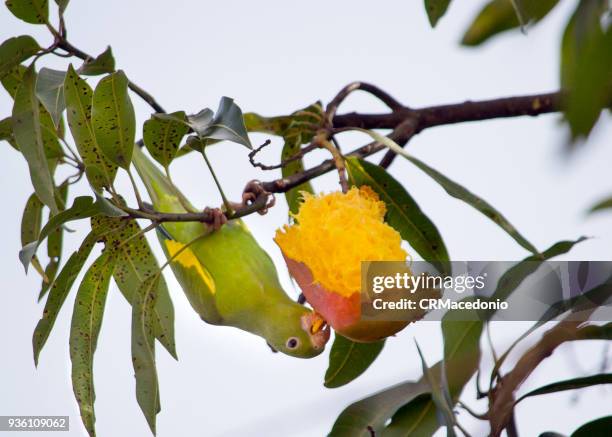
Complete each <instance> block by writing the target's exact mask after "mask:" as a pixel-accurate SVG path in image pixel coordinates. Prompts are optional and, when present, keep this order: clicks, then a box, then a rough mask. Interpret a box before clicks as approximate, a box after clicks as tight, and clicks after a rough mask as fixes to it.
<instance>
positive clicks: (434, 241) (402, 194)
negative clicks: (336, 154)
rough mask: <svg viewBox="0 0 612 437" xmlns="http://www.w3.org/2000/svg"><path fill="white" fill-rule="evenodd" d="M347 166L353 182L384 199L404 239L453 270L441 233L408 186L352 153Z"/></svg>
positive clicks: (388, 218) (388, 217)
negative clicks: (365, 186)
mask: <svg viewBox="0 0 612 437" xmlns="http://www.w3.org/2000/svg"><path fill="white" fill-rule="evenodd" d="M346 166H347V170H348V172H349V177H350V182H351V184H354V185H356V186H358V187H360V186H362V185H367V186H369V187H370V188H372V189H373V190H374V191H375V192H376V193H377V194H378V196H379V197H380V199H381V200H383V201H384V202H385V204H386V205H387V215H386V216H385V221H386V222H387V223H389V225H390V226H392V227H393V228H394V229H396V230H397V231H398V232H399V233H400V235H401V236H402V239H403V240H406V241H407V242H408V243H409V244H410V246H412V247H413V248H414V250H416V251H417V252H418V253H419V254H420V255H421V256H422V257H423V259H424V260H425V261H432V262H434V265H436V266H437V268H438V269H439V270H440V272H441V273H445V274H450V271H451V266H450V262H449V257H448V252H447V250H446V246H445V245H444V241H443V240H442V236H441V235H440V233H439V232H438V229H437V228H436V225H434V223H433V222H432V221H431V220H430V219H429V217H427V216H426V215H425V214H424V213H423V211H421V208H419V205H418V204H417V203H416V202H415V201H414V199H413V198H412V197H411V196H410V194H408V192H407V191H406V189H405V188H404V187H403V186H402V185H401V184H400V183H399V182H398V181H397V180H395V179H394V178H393V176H391V175H390V174H389V173H387V172H386V171H385V169H384V168H382V167H379V166H378V165H375V164H371V163H369V162H367V161H365V160H362V159H359V158H355V157H350V158H347V160H346ZM435 261H439V262H435Z"/></svg>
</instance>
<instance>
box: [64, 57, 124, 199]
mask: <svg viewBox="0 0 612 437" xmlns="http://www.w3.org/2000/svg"><path fill="white" fill-rule="evenodd" d="M64 93H65V96H66V109H67V115H68V126H70V131H71V132H72V136H73V138H74V141H75V143H76V146H77V149H78V151H79V155H81V158H82V159H83V163H84V164H85V174H86V175H87V179H88V180H89V183H90V184H91V186H92V187H93V189H94V190H95V191H98V190H100V189H102V188H103V187H110V186H111V185H112V183H113V180H114V179H115V175H116V174H117V166H116V165H114V164H112V163H111V162H110V161H109V160H108V159H107V158H106V157H105V156H104V155H103V154H102V151H101V150H100V148H99V146H98V142H97V140H96V136H95V135H94V130H93V126H92V123H91V106H92V99H93V92H92V90H91V87H90V86H89V85H88V84H87V82H85V81H84V80H83V79H81V78H80V77H79V76H78V74H77V73H76V72H75V71H74V68H72V65H70V66H69V67H68V73H67V74H66V81H65V82H64Z"/></svg>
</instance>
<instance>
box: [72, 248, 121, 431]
mask: <svg viewBox="0 0 612 437" xmlns="http://www.w3.org/2000/svg"><path fill="white" fill-rule="evenodd" d="M114 268H115V259H114V258H113V257H112V256H109V253H107V252H104V253H102V255H101V256H100V257H99V258H98V259H97V260H96V261H95V262H94V263H93V264H92V265H91V267H90V268H89V269H88V270H87V273H85V276H84V277H83V282H81V285H80V286H79V291H78V292H77V296H76V299H75V301H74V309H73V311H72V324H71V326H70V361H71V362H72V388H73V390H74V397H75V398H76V400H77V403H78V404H79V410H80V412H81V419H82V421H83V425H85V429H86V430H87V432H88V433H89V435H90V436H95V434H96V431H95V422H96V415H95V412H94V402H95V399H96V394H95V390H94V379H93V358H94V353H95V351H96V345H97V343H98V335H99V333H100V327H101V326H102V317H103V315H104V306H105V304H106V296H107V294H108V286H109V284H110V278H111V275H112V274H113V270H114Z"/></svg>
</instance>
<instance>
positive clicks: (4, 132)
mask: <svg viewBox="0 0 612 437" xmlns="http://www.w3.org/2000/svg"><path fill="white" fill-rule="evenodd" d="M0 141H6V142H7V143H9V144H10V146H11V147H12V148H13V149H15V150H17V151H19V148H18V147H17V143H16V142H15V137H14V136H13V121H12V120H11V117H6V118H3V119H2V120H0Z"/></svg>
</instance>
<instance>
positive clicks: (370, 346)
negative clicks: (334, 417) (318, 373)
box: [323, 334, 385, 388]
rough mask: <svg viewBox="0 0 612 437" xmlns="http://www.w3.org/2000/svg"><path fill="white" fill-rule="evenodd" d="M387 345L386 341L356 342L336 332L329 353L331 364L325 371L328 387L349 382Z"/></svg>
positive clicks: (366, 367) (325, 383)
mask: <svg viewBox="0 0 612 437" xmlns="http://www.w3.org/2000/svg"><path fill="white" fill-rule="evenodd" d="M384 345H385V341H384V340H381V341H377V342H374V343H355V342H354V341H351V340H349V339H348V338H345V337H343V336H341V335H339V334H336V338H335V339H334V344H333V345H332V349H331V351H330V353H329V366H328V367H327V371H326V372H325V382H324V384H323V385H325V387H327V388H336V387H341V386H343V385H346V384H348V383H349V382H351V381H352V380H354V379H355V378H357V377H358V376H359V375H361V374H362V373H363V372H365V371H366V370H367V369H368V367H370V365H371V364H372V363H373V362H374V360H376V358H377V357H378V355H379V354H380V352H381V351H382V349H383V347H384Z"/></svg>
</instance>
